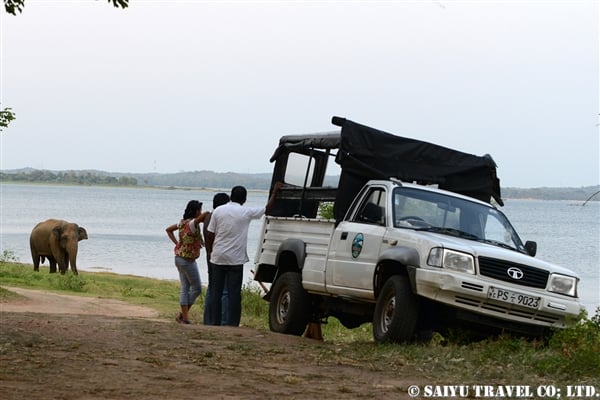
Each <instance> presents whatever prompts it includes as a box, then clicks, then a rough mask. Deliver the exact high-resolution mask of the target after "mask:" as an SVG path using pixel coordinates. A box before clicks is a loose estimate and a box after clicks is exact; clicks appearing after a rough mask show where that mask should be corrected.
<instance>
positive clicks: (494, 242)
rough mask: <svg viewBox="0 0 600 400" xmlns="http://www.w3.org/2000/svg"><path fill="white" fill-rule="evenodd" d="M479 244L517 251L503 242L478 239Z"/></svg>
mask: <svg viewBox="0 0 600 400" xmlns="http://www.w3.org/2000/svg"><path fill="white" fill-rule="evenodd" d="M480 241H481V242H483V243H487V244H492V245H494V246H498V247H504V248H505V249H509V250H514V251H518V250H517V249H515V248H514V247H512V246H511V245H508V244H506V243H504V242H500V241H498V240H490V239H480Z"/></svg>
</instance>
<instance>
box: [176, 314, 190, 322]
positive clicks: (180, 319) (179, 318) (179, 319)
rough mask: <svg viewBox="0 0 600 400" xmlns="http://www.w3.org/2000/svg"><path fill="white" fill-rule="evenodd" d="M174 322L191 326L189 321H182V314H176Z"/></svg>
mask: <svg viewBox="0 0 600 400" xmlns="http://www.w3.org/2000/svg"><path fill="white" fill-rule="evenodd" d="M175 321H177V322H178V323H180V324H187V325H189V324H191V322H190V321H189V320H187V319H183V314H182V313H179V314H177V317H175Z"/></svg>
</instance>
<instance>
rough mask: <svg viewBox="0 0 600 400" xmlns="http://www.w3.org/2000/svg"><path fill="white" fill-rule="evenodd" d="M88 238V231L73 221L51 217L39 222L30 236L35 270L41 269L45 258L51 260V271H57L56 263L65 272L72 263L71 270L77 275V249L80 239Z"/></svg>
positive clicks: (62, 272) (61, 271)
mask: <svg viewBox="0 0 600 400" xmlns="http://www.w3.org/2000/svg"><path fill="white" fill-rule="evenodd" d="M87 238H88V235H87V231H86V230H85V229H84V228H83V227H81V226H79V225H77V224H75V223H72V222H67V221H63V220H60V219H49V220H46V221H43V222H40V223H39V224H37V225H36V226H35V227H34V228H33V230H32V231H31V235H30V236H29V246H30V247H31V258H33V270H34V271H39V269H40V262H42V263H43V262H44V261H45V258H47V259H48V261H49V262H50V273H55V272H56V264H58V269H59V271H60V273H61V274H65V273H66V272H67V270H68V269H69V264H71V271H73V274H75V275H77V262H76V259H77V249H78V246H79V241H81V240H85V239H87Z"/></svg>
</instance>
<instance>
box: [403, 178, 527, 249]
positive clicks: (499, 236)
mask: <svg viewBox="0 0 600 400" xmlns="http://www.w3.org/2000/svg"><path fill="white" fill-rule="evenodd" d="M393 196H394V198H393V201H394V207H393V214H394V226H395V227H397V228H407V229H415V230H422V231H431V232H438V233H443V234H447V235H453V236H459V237H463V238H466V239H471V240H477V241H481V242H485V243H490V244H493V245H496V246H500V247H506V248H510V249H513V250H517V251H520V252H525V247H524V246H523V244H522V242H521V239H520V238H519V236H518V235H517V233H516V231H515V230H514V228H513V227H512V225H511V224H510V222H509V221H508V219H507V218H506V216H505V215H504V214H503V213H502V212H500V211H499V210H497V209H495V208H493V207H488V206H486V205H482V204H479V203H476V202H472V201H468V200H464V199H461V198H457V197H453V196H448V195H445V194H443V193H436V192H430V191H426V190H419V189H414V188H408V187H397V188H395V189H394V194H393Z"/></svg>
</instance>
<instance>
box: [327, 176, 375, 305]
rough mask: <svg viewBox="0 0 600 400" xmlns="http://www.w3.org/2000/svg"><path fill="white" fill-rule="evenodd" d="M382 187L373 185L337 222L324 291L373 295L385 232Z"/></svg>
mask: <svg viewBox="0 0 600 400" xmlns="http://www.w3.org/2000/svg"><path fill="white" fill-rule="evenodd" d="M386 225H387V212H386V193H385V189H384V188H378V187H374V188H371V189H370V191H369V192H368V193H367V194H366V195H365V196H364V197H363V200H362V202H361V203H360V204H359V205H358V207H357V208H356V212H355V213H354V214H353V215H351V216H350V218H348V219H347V220H345V221H342V222H340V224H339V225H338V227H337V228H336V230H335V232H334V235H333V237H332V239H331V240H332V242H331V245H330V254H329V258H328V261H327V268H326V284H327V291H328V292H330V293H335V294H339V295H348V296H355V297H361V298H371V299H373V298H374V296H373V275H374V272H375V266H376V264H377V260H378V258H379V253H380V250H381V244H382V240H383V237H384V235H385V232H386V229H387V228H386Z"/></svg>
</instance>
